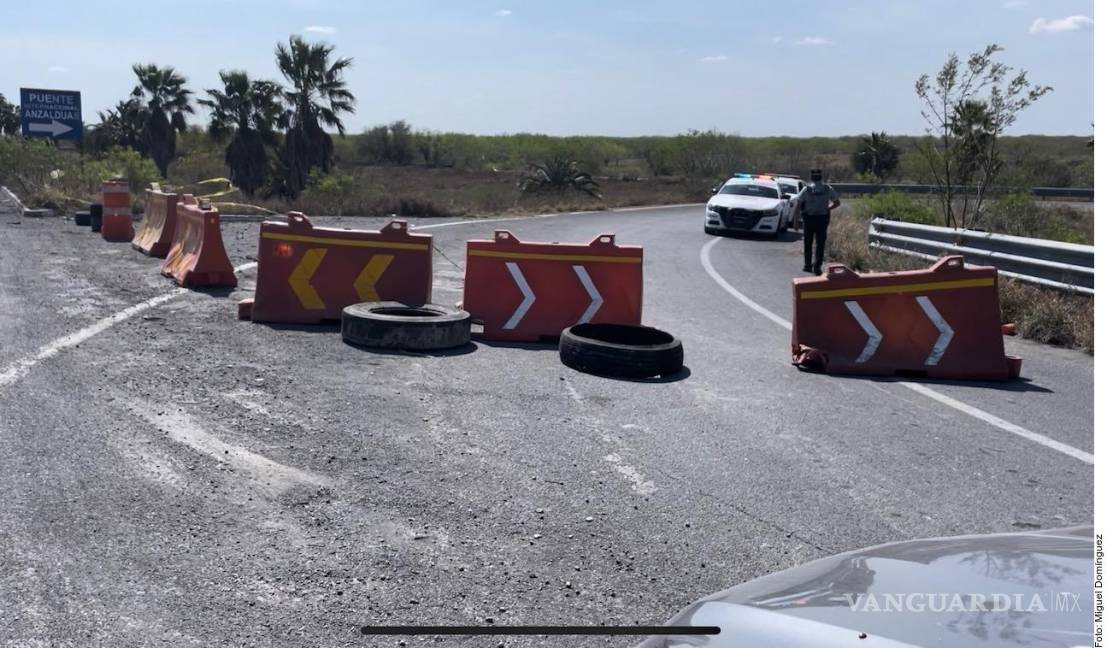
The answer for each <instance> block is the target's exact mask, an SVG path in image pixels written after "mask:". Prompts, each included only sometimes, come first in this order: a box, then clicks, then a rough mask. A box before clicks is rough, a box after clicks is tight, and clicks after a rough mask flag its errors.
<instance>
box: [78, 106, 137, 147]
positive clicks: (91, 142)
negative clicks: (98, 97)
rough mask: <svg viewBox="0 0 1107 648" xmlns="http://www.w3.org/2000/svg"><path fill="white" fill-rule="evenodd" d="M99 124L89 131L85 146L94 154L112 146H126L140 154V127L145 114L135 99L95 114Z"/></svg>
mask: <svg viewBox="0 0 1107 648" xmlns="http://www.w3.org/2000/svg"><path fill="white" fill-rule="evenodd" d="M96 114H97V115H99V117H100V123H99V124H96V125H95V126H93V127H92V128H90V129H89V133H88V135H87V137H86V138H85V142H86V145H87V146H88V148H89V149H90V150H92V151H94V152H103V151H106V150H108V149H109V148H111V147H113V146H126V147H128V148H132V149H135V150H136V151H139V152H142V150H143V147H142V126H143V124H145V123H146V113H145V111H144V108H143V106H142V103H141V102H140V101H139V100H138V99H135V98H133V97H132V98H130V99H127V100H126V101H120V102H119V103H117V104H115V107H114V108H109V109H108V110H107V111H106V112H104V111H101V112H97V113H96Z"/></svg>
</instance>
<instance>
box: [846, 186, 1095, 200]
mask: <svg viewBox="0 0 1107 648" xmlns="http://www.w3.org/2000/svg"><path fill="white" fill-rule="evenodd" d="M831 184H832V186H833V187H834V190H835V191H837V192H838V193H839V194H850V195H871V194H876V193H880V192H882V191H902V192H903V193H909V194H937V193H942V188H941V187H939V186H937V185H916V184H866V183H863V182H834V183H831ZM953 189H954V191H955V192H956V193H959V194H962V193H966V192H970V193H975V192H976V187H968V186H962V185H958V186H955V187H954V188H953ZM1016 191H1017V190H1015V189H1012V188H1009V187H995V188H993V189H991V190H989V191H988V195H990V196H991V195H1004V194H1010V193H1015V192H1016ZM1030 193H1031V194H1033V195H1034V196H1037V197H1038V198H1068V199H1071V200H1089V201H1090V200H1094V199H1095V198H1094V195H1095V190H1094V189H1084V188H1078V187H1033V188H1032V189H1030Z"/></svg>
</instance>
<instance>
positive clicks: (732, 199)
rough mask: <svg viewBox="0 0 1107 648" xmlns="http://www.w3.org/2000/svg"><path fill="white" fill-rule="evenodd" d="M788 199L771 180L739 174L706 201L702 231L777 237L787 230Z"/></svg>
mask: <svg viewBox="0 0 1107 648" xmlns="http://www.w3.org/2000/svg"><path fill="white" fill-rule="evenodd" d="M790 215H791V214H789V212H788V198H787V197H786V196H785V195H784V192H783V190H782V189H781V187H780V184H778V183H777V181H776V179H775V178H773V177H772V176H767V175H758V176H755V175H751V174H749V173H739V174H736V175H735V176H734V177H733V178H730V179H729V180H727V181H726V182H724V183H723V184H722V186H720V187H719V189H718V191H716V192H715V195H713V196H711V199H710V200H708V201H707V213H706V215H705V218H704V222H703V231H705V232H707V233H708V234H721V233H723V232H746V233H750V234H768V235H770V236H773V237H774V238H775V237H777V236H780V232H782V231H783V230H784V229H785V228H786V227H787V226H788V221H787V219H788V217H789V216H790Z"/></svg>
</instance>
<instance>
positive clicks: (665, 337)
mask: <svg viewBox="0 0 1107 648" xmlns="http://www.w3.org/2000/svg"><path fill="white" fill-rule="evenodd" d="M558 351H559V352H560V355H561V362H563V363H564V364H565V365H566V366H569V367H572V368H573V369H577V370H579V371H584V372H586V373H593V374H599V375H602V376H617V377H620V378H651V377H653V376H668V375H671V374H675V373H678V372H679V371H680V370H681V369H682V368H683V367H684V346H683V345H682V344H681V343H680V340H679V339H678V338H676V337H674V336H673V335H671V334H669V333H666V332H665V331H662V330H660V329H655V328H651V327H649V326H630V325H627V324H577V325H576V326H570V327H569V328H567V329H565V330H564V331H562V332H561V342H560V344H559V345H558Z"/></svg>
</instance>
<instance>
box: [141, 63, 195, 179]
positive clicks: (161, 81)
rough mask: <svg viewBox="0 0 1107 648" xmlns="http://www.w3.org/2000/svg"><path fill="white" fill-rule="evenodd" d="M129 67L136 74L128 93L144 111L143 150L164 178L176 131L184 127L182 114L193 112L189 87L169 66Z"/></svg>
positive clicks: (174, 142) (174, 143)
mask: <svg viewBox="0 0 1107 648" xmlns="http://www.w3.org/2000/svg"><path fill="white" fill-rule="evenodd" d="M131 69H133V70H134V73H135V76H137V77H138V85H136V86H135V89H134V90H133V91H132V92H131V97H132V98H134V99H136V100H138V101H140V102H141V105H142V107H143V112H144V115H145V122H144V123H143V125H142V151H143V152H144V153H145V154H146V155H149V156H150V158H152V159H153V160H154V164H156V165H157V166H158V171H160V172H161V177H163V178H164V177H166V175H167V174H168V173H169V162H170V161H171V160H172V159H173V157H174V156H175V155H176V154H177V133H178V132H181V133H183V132H184V131H185V129H186V128H187V124H186V123H185V115H186V114H192V112H193V108H192V105H191V104H190V103H189V101H190V99H189V98H190V97H191V95H192V91H191V90H189V89H187V88H185V78H184V77H183V76H181V75H180V74H177V71H176V70H175V69H173V68H172V67H170V66H167V67H162V68H159V67H158V66H156V65H153V64H151V65H142V64H139V63H136V64H135V65H134V66H132V68H131Z"/></svg>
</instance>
